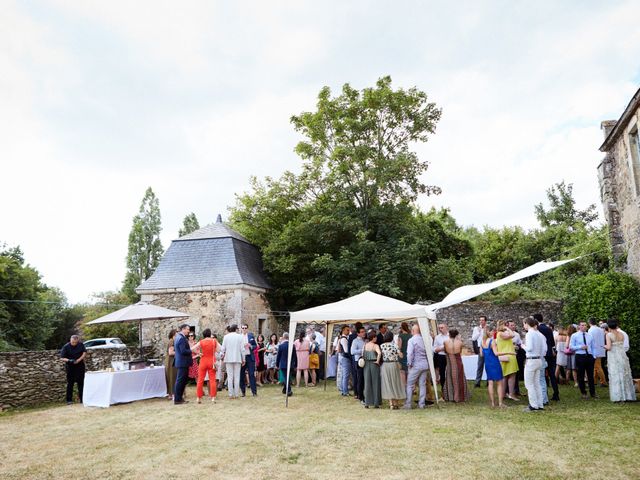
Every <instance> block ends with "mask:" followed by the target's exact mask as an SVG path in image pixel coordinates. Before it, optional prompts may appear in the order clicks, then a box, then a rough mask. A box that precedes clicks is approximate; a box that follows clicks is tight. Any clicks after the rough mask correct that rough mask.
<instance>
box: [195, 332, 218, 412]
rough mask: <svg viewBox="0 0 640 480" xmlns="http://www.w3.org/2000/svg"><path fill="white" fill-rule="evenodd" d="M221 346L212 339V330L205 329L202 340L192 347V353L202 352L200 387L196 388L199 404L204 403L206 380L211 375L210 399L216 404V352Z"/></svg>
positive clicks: (199, 367)
mask: <svg viewBox="0 0 640 480" xmlns="http://www.w3.org/2000/svg"><path fill="white" fill-rule="evenodd" d="M219 345H220V344H219V343H218V341H217V340H216V339H215V338H211V329H209V328H205V329H204V331H203V332H202V340H200V341H199V342H198V343H196V344H195V345H193V346H192V347H191V351H192V352H197V351H199V352H200V365H198V385H197V387H196V397H198V403H202V397H203V396H204V388H203V387H204V378H205V376H206V375H207V373H208V374H209V397H211V401H212V402H213V403H216V395H217V393H218V389H217V388H216V352H217V351H218V350H219V348H220V346H219Z"/></svg>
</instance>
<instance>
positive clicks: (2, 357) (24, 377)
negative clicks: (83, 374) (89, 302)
mask: <svg viewBox="0 0 640 480" xmlns="http://www.w3.org/2000/svg"><path fill="white" fill-rule="evenodd" d="M144 354H145V356H146V357H147V358H151V357H153V356H154V355H155V350H153V349H151V348H146V349H145V350H144ZM138 357H139V349H138V348H134V347H130V348H127V349H115V348H109V349H96V350H88V351H87V356H86V357H85V362H86V366H87V370H89V371H95V370H102V369H104V368H107V367H110V366H111V361H112V360H116V361H117V360H132V359H134V358H138ZM66 378H67V377H66V374H65V368H64V363H62V361H60V351H59V350H41V351H21V352H0V409H5V408H9V407H22V406H27V405H38V404H42V403H47V402H63V401H64V399H65V389H66V384H67V383H66V382H67V380H66Z"/></svg>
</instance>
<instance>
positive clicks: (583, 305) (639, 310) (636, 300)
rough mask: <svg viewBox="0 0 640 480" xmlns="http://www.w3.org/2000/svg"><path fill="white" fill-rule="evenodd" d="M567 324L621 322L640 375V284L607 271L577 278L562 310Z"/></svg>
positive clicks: (636, 369)
mask: <svg viewBox="0 0 640 480" xmlns="http://www.w3.org/2000/svg"><path fill="white" fill-rule="evenodd" d="M562 313H563V319H564V321H565V322H566V323H569V322H572V323H577V322H580V321H585V320H587V319H589V318H590V317H595V318H597V319H600V320H608V319H610V318H616V319H618V321H619V323H620V327H621V328H622V329H623V330H624V331H625V332H626V333H627V334H628V335H629V343H630V348H629V352H628V353H629V358H630V361H631V369H632V370H633V373H634V375H635V376H637V375H640V351H639V349H640V283H638V281H637V280H636V279H635V278H633V277H632V276H630V275H627V274H623V273H618V272H607V273H602V274H595V273H592V274H588V275H585V276H584V277H579V278H576V279H575V280H574V281H573V282H572V283H571V285H570V286H569V288H568V292H567V296H566V298H565V303H564V308H563V312H562Z"/></svg>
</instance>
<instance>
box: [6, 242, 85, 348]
mask: <svg viewBox="0 0 640 480" xmlns="http://www.w3.org/2000/svg"><path fill="white" fill-rule="evenodd" d="M0 299H2V301H0V351H1V350H15V349H23V350H38V349H42V348H44V347H45V345H47V344H48V343H47V342H48V341H49V340H50V338H51V337H52V336H54V335H55V334H59V335H65V334H69V333H70V332H73V331H75V324H74V323H73V322H72V320H70V318H69V315H68V306H67V299H66V298H65V296H64V294H63V293H62V292H61V291H60V290H58V289H57V288H51V287H48V286H47V285H45V284H44V283H42V281H41V279H40V274H39V273H38V271H37V270H36V269H35V268H33V267H31V266H30V265H27V264H26V263H25V260H24V255H23V253H22V250H21V249H20V247H13V248H6V246H3V245H2V244H0ZM67 338H68V337H67ZM58 347H59V346H58Z"/></svg>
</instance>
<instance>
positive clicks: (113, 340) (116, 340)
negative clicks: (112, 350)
mask: <svg viewBox="0 0 640 480" xmlns="http://www.w3.org/2000/svg"><path fill="white" fill-rule="evenodd" d="M111 343H113V344H115V345H122V340H120V339H119V338H112V339H111Z"/></svg>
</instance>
